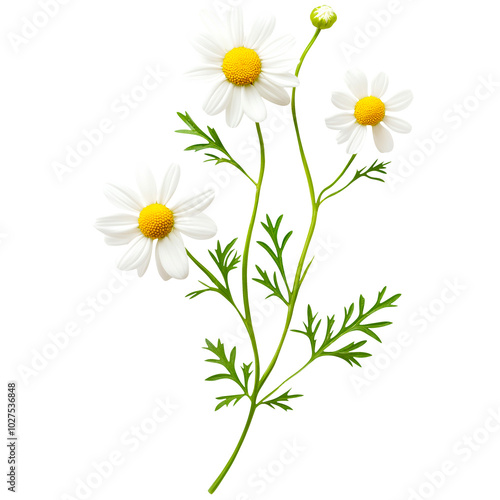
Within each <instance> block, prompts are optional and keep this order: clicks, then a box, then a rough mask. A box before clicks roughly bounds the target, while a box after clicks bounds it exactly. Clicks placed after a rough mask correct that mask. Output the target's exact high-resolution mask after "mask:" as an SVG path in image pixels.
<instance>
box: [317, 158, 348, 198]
mask: <svg viewBox="0 0 500 500" xmlns="http://www.w3.org/2000/svg"><path fill="white" fill-rule="evenodd" d="M356 156H357V154H354V155H352V156H351V159H350V160H349V162H348V163H347V165H346V166H345V167H344V170H342V172H341V173H340V175H339V176H338V177H337V178H336V179H335V180H334V181H333V182H332V183H331V184H329V185H328V186H326V188H325V189H323V191H321V193H320V194H319V196H318V203H319V204H320V205H321V203H322V201H321V197H322V196H323V194H324V193H326V192H327V191H328V190H329V189H331V188H332V187H333V186H335V184H337V182H338V181H340V179H342V177H343V176H344V174H345V173H346V172H347V169H348V168H349V167H350V166H351V165H352V162H353V161H354V159H355V158H356Z"/></svg>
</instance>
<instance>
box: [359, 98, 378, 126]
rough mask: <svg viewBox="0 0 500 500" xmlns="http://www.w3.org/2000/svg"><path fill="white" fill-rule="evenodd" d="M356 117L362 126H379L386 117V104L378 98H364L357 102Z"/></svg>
mask: <svg viewBox="0 0 500 500" xmlns="http://www.w3.org/2000/svg"><path fill="white" fill-rule="evenodd" d="M354 116H355V118H356V120H357V121H358V123H359V124H361V125H378V124H379V123H380V122H381V121H382V120H383V119H384V117H385V104H384V103H383V102H382V101H381V100H380V99H379V98H378V97H373V96H369V97H364V98H363V99H360V100H359V101H358V102H357V104H356V107H355V108H354Z"/></svg>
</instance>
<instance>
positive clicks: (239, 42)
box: [228, 7, 245, 47]
mask: <svg viewBox="0 0 500 500" xmlns="http://www.w3.org/2000/svg"><path fill="white" fill-rule="evenodd" d="M228 19H229V31H230V33H231V42H232V46H233V47H242V46H243V42H244V37H245V33H244V30H243V14H242V11H241V8H240V7H236V8H234V9H231V12H230V13H229V15H228Z"/></svg>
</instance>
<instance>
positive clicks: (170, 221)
mask: <svg viewBox="0 0 500 500" xmlns="http://www.w3.org/2000/svg"><path fill="white" fill-rule="evenodd" d="M173 227H174V214H173V213H172V210H170V209H169V208H167V207H166V206H165V205H160V204H159V203H153V204H152V205H148V206H147V207H146V208H143V209H142V210H141V213H140V214H139V229H140V230H141V232H142V234H143V235H144V236H146V238H151V239H153V240H156V239H158V238H165V236H167V235H168V234H169V233H170V231H172V228H173Z"/></svg>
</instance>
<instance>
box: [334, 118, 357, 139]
mask: <svg viewBox="0 0 500 500" xmlns="http://www.w3.org/2000/svg"><path fill="white" fill-rule="evenodd" d="M358 126H359V123H358V122H353V123H351V125H349V126H347V127H344V128H343V129H342V130H341V131H340V132H339V133H338V134H337V144H344V142H347V141H348V140H349V139H350V138H351V137H352V134H353V133H354V131H355V130H356V129H357V128H358Z"/></svg>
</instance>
